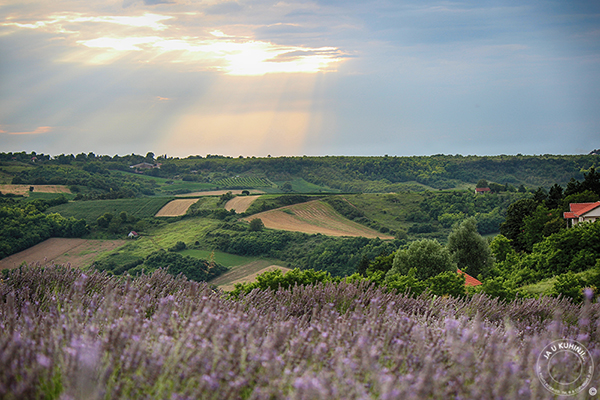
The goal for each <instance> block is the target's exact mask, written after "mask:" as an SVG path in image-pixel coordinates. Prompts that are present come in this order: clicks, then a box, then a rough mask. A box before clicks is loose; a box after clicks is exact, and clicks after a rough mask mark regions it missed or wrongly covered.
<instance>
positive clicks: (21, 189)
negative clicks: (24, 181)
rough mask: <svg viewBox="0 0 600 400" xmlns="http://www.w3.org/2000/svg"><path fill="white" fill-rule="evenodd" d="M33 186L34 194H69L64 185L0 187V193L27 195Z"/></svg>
mask: <svg viewBox="0 0 600 400" xmlns="http://www.w3.org/2000/svg"><path fill="white" fill-rule="evenodd" d="M30 186H33V191H34V192H40V193H71V190H69V188H68V187H66V186H64V185H0V192H2V193H5V194H7V193H12V194H20V195H27V194H29V187H30Z"/></svg>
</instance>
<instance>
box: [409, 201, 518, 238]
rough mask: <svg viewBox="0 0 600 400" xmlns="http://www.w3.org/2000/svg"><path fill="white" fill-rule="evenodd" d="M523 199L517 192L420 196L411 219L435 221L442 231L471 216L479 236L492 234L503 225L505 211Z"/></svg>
mask: <svg viewBox="0 0 600 400" xmlns="http://www.w3.org/2000/svg"><path fill="white" fill-rule="evenodd" d="M523 196H524V195H523V194H521V193H504V194H493V195H487V194H484V195H475V194H473V192H471V191H453V192H447V193H431V192H429V193H424V197H425V198H424V200H423V201H422V202H421V204H420V209H421V213H416V214H415V215H414V216H413V220H414V221H415V222H433V223H436V222H437V223H439V224H440V225H442V226H443V227H444V228H450V227H452V226H453V225H454V224H455V223H457V222H460V221H462V220H464V219H465V218H468V217H474V218H475V220H476V221H477V227H478V230H479V233H481V234H486V233H494V232H498V231H499V230H500V224H501V223H502V222H504V218H505V216H504V212H505V210H506V209H507V208H508V207H509V205H510V204H511V203H513V202H514V201H515V200H516V199H520V198H522V197H523Z"/></svg>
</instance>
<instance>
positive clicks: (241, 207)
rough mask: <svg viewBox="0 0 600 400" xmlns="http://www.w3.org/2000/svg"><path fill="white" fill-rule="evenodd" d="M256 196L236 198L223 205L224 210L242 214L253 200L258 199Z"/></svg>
mask: <svg viewBox="0 0 600 400" xmlns="http://www.w3.org/2000/svg"><path fill="white" fill-rule="evenodd" d="M259 197H260V195H258V196H237V197H235V198H233V199H231V200H229V201H228V202H227V204H225V209H226V210H227V211H230V210H235V212H236V213H243V212H244V211H246V210H247V209H248V207H250V204H252V203H253V202H254V200H256V199H258V198H259Z"/></svg>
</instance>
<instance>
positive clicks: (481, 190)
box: [475, 187, 492, 194]
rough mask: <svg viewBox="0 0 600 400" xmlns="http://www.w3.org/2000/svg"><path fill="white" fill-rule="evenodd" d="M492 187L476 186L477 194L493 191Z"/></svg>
mask: <svg viewBox="0 0 600 400" xmlns="http://www.w3.org/2000/svg"><path fill="white" fill-rule="evenodd" d="M491 192H492V189H490V188H489V187H485V188H475V194H483V193H491Z"/></svg>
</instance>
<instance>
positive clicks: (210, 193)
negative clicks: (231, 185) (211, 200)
mask: <svg viewBox="0 0 600 400" xmlns="http://www.w3.org/2000/svg"><path fill="white" fill-rule="evenodd" d="M242 191H243V190H209V191H207V192H194V193H185V194H178V195H177V196H175V197H198V196H221V195H223V194H225V193H228V192H231V194H242ZM248 191H249V192H250V194H261V193H264V192H263V191H262V190H254V189H248Z"/></svg>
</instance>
